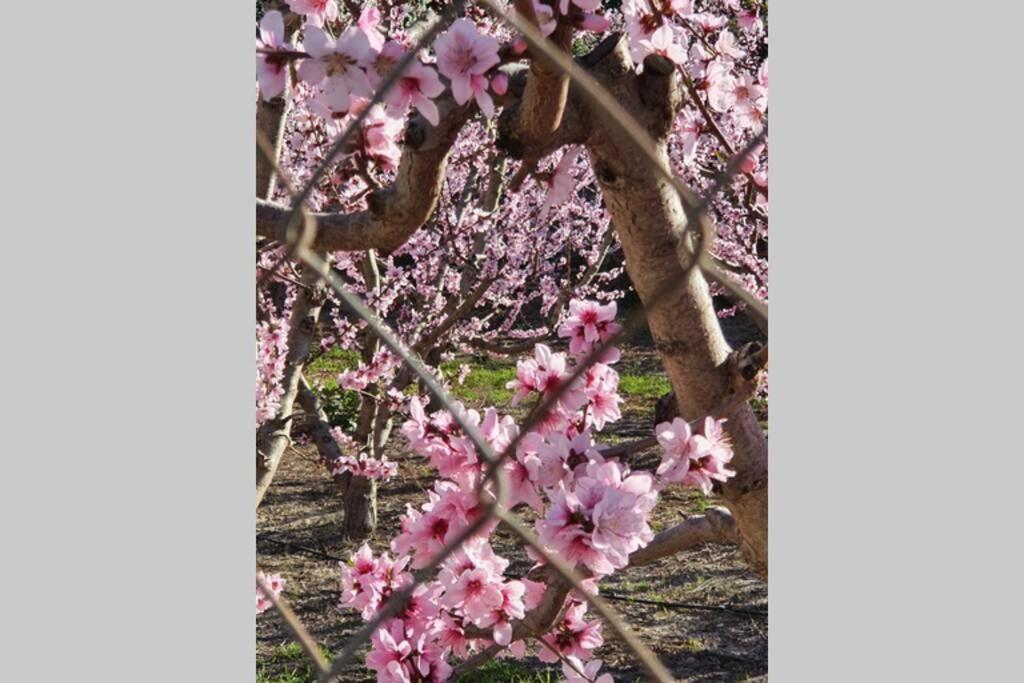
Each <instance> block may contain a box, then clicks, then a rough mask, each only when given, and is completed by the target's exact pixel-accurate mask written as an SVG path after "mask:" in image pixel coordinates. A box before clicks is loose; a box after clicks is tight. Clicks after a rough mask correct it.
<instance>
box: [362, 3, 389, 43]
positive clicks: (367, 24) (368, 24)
mask: <svg viewBox="0 0 1024 683" xmlns="http://www.w3.org/2000/svg"><path fill="white" fill-rule="evenodd" d="M378 24H380V10H379V9H377V8H376V7H372V6H371V7H366V8H365V9H363V12H362V14H360V15H359V20H358V21H357V22H356V26H358V27H359V30H360V31H362V32H363V34H364V35H366V40H367V42H368V43H369V44H370V49H371V50H373V51H374V52H380V50H381V48H383V47H384V36H382V35H381V34H380V31H378V30H377V26H378Z"/></svg>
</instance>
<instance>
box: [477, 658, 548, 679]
mask: <svg viewBox="0 0 1024 683" xmlns="http://www.w3.org/2000/svg"><path fill="white" fill-rule="evenodd" d="M558 680H561V673H560V672H559V671H558V670H556V669H544V670H542V671H533V670H531V669H530V668H528V667H527V666H526V665H524V664H522V663H520V662H516V661H514V660H508V659H492V660H491V661H489V662H487V663H486V664H484V665H483V666H481V667H480V668H479V669H477V670H475V671H470V672H469V673H468V674H465V675H464V676H460V677H459V680H458V683H555V682H556V681H558Z"/></svg>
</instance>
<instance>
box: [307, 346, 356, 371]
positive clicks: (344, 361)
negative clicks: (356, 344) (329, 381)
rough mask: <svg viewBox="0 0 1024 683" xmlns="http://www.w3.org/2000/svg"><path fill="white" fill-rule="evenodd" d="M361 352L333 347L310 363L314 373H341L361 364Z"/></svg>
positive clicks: (310, 368)
mask: <svg viewBox="0 0 1024 683" xmlns="http://www.w3.org/2000/svg"><path fill="white" fill-rule="evenodd" d="M359 359H360V357H359V352H358V351H351V350H348V349H339V348H333V349H331V350H330V351H328V352H327V353H325V354H324V355H322V356H320V357H319V358H317V359H316V360H315V361H313V362H312V363H310V364H309V370H310V372H312V373H314V374H321V373H323V374H327V373H341V372H344V371H345V370H351V369H352V368H354V367H356V366H358V365H359Z"/></svg>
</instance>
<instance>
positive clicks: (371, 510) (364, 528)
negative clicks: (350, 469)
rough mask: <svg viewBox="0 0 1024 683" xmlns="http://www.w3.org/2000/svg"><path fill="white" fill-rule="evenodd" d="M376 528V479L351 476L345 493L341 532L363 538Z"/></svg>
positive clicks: (353, 537) (350, 536)
mask: <svg viewBox="0 0 1024 683" xmlns="http://www.w3.org/2000/svg"><path fill="white" fill-rule="evenodd" d="M376 528H377V480H376V479H367V478H366V477H352V479H351V481H349V485H348V491H347V492H346V494H345V521H344V522H343V523H342V533H344V534H345V536H346V537H347V538H352V539H363V538H366V537H368V536H369V535H370V534H372V533H373V530H374V529H376Z"/></svg>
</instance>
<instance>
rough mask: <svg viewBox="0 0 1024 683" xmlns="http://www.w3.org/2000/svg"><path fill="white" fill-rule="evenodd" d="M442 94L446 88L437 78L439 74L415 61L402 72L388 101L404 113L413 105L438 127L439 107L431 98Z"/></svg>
mask: <svg viewBox="0 0 1024 683" xmlns="http://www.w3.org/2000/svg"><path fill="white" fill-rule="evenodd" d="M442 92H444V86H443V85H442V84H441V80H440V79H439V78H438V77H437V72H436V71H435V70H434V69H433V68H432V67H429V66H424V65H423V64H420V63H419V62H418V61H413V62H412V63H411V64H410V65H409V66H408V67H407V68H406V70H405V71H404V72H402V77H401V78H400V79H399V80H398V83H397V84H396V85H395V87H394V88H392V89H391V92H390V93H389V94H388V98H387V101H388V104H389V105H390V106H391V107H393V108H394V109H395V110H397V111H398V112H403V111H405V108H406V107H408V106H409V105H412V106H413V107H415V108H416V111H418V112H419V113H421V114H423V118H425V119H426V120H427V121H430V124H431V125H432V126H436V125H437V122H438V120H439V117H438V112H437V105H436V104H434V103H433V102H432V101H431V98H433V97H437V96H438V95H440V94H441V93H442Z"/></svg>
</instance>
